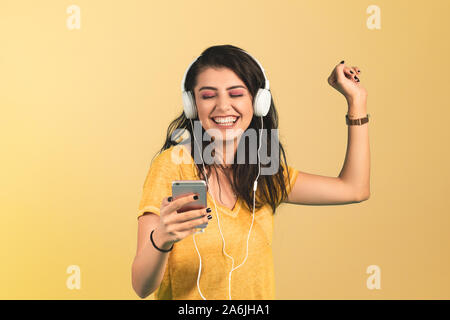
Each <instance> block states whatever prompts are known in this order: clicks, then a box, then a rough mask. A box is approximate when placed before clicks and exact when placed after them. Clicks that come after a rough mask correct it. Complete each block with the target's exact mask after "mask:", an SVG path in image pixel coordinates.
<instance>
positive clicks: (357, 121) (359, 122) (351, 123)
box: [345, 114, 370, 126]
mask: <svg viewBox="0 0 450 320" xmlns="http://www.w3.org/2000/svg"><path fill="white" fill-rule="evenodd" d="M369 116H370V115H369V114H367V115H366V116H365V117H364V118H359V119H350V118H349V117H348V114H346V115H345V120H346V123H347V125H349V126H354V125H357V126H360V125H362V124H364V123H366V122H369Z"/></svg>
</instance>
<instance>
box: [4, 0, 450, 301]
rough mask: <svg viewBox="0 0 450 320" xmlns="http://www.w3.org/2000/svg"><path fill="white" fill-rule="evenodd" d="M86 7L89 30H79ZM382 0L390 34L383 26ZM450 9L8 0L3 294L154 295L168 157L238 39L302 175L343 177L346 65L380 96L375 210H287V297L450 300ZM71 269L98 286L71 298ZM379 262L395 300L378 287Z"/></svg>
mask: <svg viewBox="0 0 450 320" xmlns="http://www.w3.org/2000/svg"><path fill="white" fill-rule="evenodd" d="M72 4H76V5H78V6H79V7H80V9H81V29H80V30H76V29H75V30H69V29H68V28H67V26H66V20H67V19H68V17H69V16H70V14H68V13H67V12H66V9H67V7H69V6H70V5H72ZM372 4H374V5H378V6H379V7H380V9H381V29H380V30H369V29H368V28H367V25H366V21H367V19H369V17H370V15H371V14H369V13H366V9H367V7H369V6H370V5H372ZM449 12H450V2H449V1H446V0H442V1H427V2H425V3H421V2H416V1H406V0H402V1H400V0H396V1H384V0H383V1H380V0H378V1H361V0H346V1H331V0H330V1H300V0H295V1H294V0H289V1H261V0H251V1H250V0H244V1H243V0H239V1H234V0H231V1H129V0H128V1H99V0H96V1H92V0H90V1H87V0H84V1H82V0H72V1H62V0H60V1H42V0H41V1H34V0H29V1H23V0H21V1H17V0H14V1H13V0H10V1H7V0H1V2H0V107H1V114H0V121H1V122H0V130H1V132H0V133H1V135H0V137H1V138H0V139H1V140H0V141H1V179H0V184H1V193H0V210H1V222H0V244H1V247H0V252H1V263H0V298H1V299H139V298H138V296H137V295H136V293H135V292H134V291H133V289H132V286H131V264H132V261H133V258H134V254H135V250H136V240H137V220H136V213H137V207H138V204H139V201H140V198H141V192H142V185H143V182H144V179H145V175H146V174H147V171H148V168H149V165H150V160H151V158H152V157H153V155H154V154H155V153H156V152H157V150H158V149H159V148H160V147H161V146H162V143H163V139H164V137H165V134H166V130H167V126H168V124H169V122H170V121H171V120H172V119H174V118H175V117H176V116H177V115H178V114H179V112H180V111H181V94H180V82H181V78H182V76H183V73H184V71H185V70H186V67H187V66H188V64H189V63H190V62H192V60H193V59H194V58H195V57H197V56H198V55H199V54H200V53H201V51H203V50H204V49H206V48H207V47H209V46H212V45H217V44H233V45H236V46H238V47H241V48H243V49H244V50H247V51H248V52H249V53H250V54H252V55H253V56H255V57H256V58H257V59H258V60H259V61H260V62H261V64H262V65H263V67H264V68H265V71H266V73H267V76H268V78H269V80H270V83H271V90H272V94H273V97H274V101H275V104H276V107H277V109H278V111H279V115H280V138H281V141H282V142H283V143H284V145H285V147H286V150H287V154H288V160H289V161H290V165H292V166H293V167H295V168H297V169H299V170H301V171H305V172H309V173H314V174H320V175H327V176H337V175H338V174H339V172H340V170H341V168H342V166H343V161H344V157H345V151H346V146H347V126H346V124H345V118H344V116H345V113H346V112H347V104H346V101H345V98H344V97H343V96H342V95H341V94H340V93H339V92H337V91H336V90H334V89H333V88H332V87H330V86H329V85H328V83H327V78H328V76H329V74H330V73H331V71H332V69H333V68H334V67H335V66H336V65H337V64H338V63H339V62H340V61H341V60H345V64H346V65H347V66H358V67H359V68H360V69H361V71H362V72H361V75H360V79H361V84H362V85H363V86H364V87H365V88H367V91H368V93H369V97H368V104H367V107H368V112H369V114H370V115H371V116H372V118H371V119H370V122H369V136H370V151H371V198H370V199H369V200H368V201H365V202H362V203H357V204H351V205H342V206H296V205H290V204H283V205H282V206H281V207H280V208H279V211H278V212H277V215H276V218H275V223H276V225H275V233H274V255H275V272H276V274H275V275H276V291H277V299H432V298H434V299H444V298H445V299H449V298H450V275H449V270H450V235H449V227H450V217H449V210H448V207H449V198H450V197H449V196H448V191H449V178H450V176H449V173H450V170H449V169H448V164H449V163H450V159H449V158H450V152H449V148H448V146H449V143H448V141H449V129H448V128H449V124H448V121H449V120H448V119H449V115H450V112H449V103H448V88H449V76H448V73H449V71H450V70H449V69H450V68H449V57H450V52H449V51H450V50H449V42H448V39H449V30H450V22H449V20H448V13H449ZM70 265H78V266H79V267H80V269H81V289H80V290H76V289H75V290H69V289H68V288H67V286H66V280H67V278H68V277H69V274H67V273H66V269H67V267H68V266H70ZM370 265H377V266H379V267H380V269H381V289H379V290H369V289H368V288H367V286H366V280H367V278H368V277H369V274H367V273H366V269H367V267H368V266H370ZM225 276H226V275H224V277H225ZM149 298H151V297H149Z"/></svg>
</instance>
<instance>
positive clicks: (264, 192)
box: [159, 45, 290, 214]
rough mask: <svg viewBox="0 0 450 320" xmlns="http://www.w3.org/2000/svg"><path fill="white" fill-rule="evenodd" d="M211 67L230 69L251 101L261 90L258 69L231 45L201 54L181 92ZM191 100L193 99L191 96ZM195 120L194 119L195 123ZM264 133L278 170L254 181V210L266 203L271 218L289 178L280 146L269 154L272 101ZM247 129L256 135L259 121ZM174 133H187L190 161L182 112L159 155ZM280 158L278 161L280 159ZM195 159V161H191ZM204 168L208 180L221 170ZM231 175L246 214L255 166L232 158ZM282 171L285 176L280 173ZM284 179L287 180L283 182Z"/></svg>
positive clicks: (273, 114) (262, 80) (261, 76)
mask: <svg viewBox="0 0 450 320" xmlns="http://www.w3.org/2000/svg"><path fill="white" fill-rule="evenodd" d="M209 67H213V68H223V67H225V68H229V69H231V70H232V71H233V72H234V73H235V74H236V75H237V76H238V77H239V78H240V79H241V80H242V81H243V82H244V83H245V85H246V86H247V88H248V90H249V91H250V93H251V95H252V97H255V95H256V93H257V91H258V89H259V88H264V87H265V78H264V74H263V72H262V70H261V68H260V67H259V65H258V64H257V63H256V62H255V60H254V59H253V58H252V57H250V56H249V55H248V54H247V53H245V52H243V51H242V50H241V49H240V48H238V47H235V46H233V45H217V46H212V47H209V48H207V49H206V50H204V51H203V52H202V55H201V57H199V59H197V61H196V62H195V63H194V64H192V66H191V68H190V69H189V71H188V73H187V75H186V82H185V88H184V89H185V90H186V91H191V92H194V88H195V86H196V84H197V75H198V74H199V73H201V72H202V71H204V70H205V69H207V68H209ZM194 99H195V95H194ZM193 120H198V116H197V118H196V119H193ZM263 124H264V129H267V131H268V134H267V155H268V156H269V157H270V158H271V159H272V158H273V157H275V156H278V159H280V161H279V163H280V166H279V168H278V172H277V173H276V174H274V175H260V176H259V178H258V190H257V192H256V199H255V210H256V209H259V208H261V207H262V206H263V205H265V204H267V203H269V204H270V206H271V208H272V212H273V214H275V211H276V208H277V206H278V205H279V204H280V203H281V202H282V201H284V200H285V199H286V198H287V187H286V182H287V183H289V181H290V178H289V174H288V172H287V170H284V168H283V166H282V165H281V163H282V162H281V161H284V164H285V168H286V169H287V168H288V165H287V161H286V155H285V152H284V149H283V146H282V144H281V142H279V148H278V155H272V154H271V150H270V149H271V148H270V146H271V134H270V129H277V128H278V114H277V111H276V109H275V104H274V102H273V98H272V99H271V104H270V109H269V112H268V114H267V115H266V116H264V117H263ZM249 128H253V129H254V130H255V131H256V132H259V129H261V119H260V118H259V117H255V116H253V119H252V121H251V122H250V125H249V127H248V128H247V130H248V129H249ZM176 129H185V130H187V131H189V133H190V137H191V139H190V140H191V156H192V158H194V151H195V147H194V139H193V136H194V133H193V128H192V127H191V122H190V121H189V119H187V118H186V116H185V114H184V112H182V113H181V114H180V115H179V116H178V117H177V118H176V119H175V120H173V121H172V122H171V123H170V125H169V127H168V129H167V135H166V141H165V142H164V145H163V147H162V148H161V150H160V151H159V153H161V152H162V151H164V150H166V149H168V148H170V147H171V146H173V145H176V144H178V142H176V141H173V140H172V134H173V133H174V131H175V130H176ZM204 133H205V130H204V128H203V127H202V135H201V137H203V135H204ZM257 136H258V138H257V139H258V145H259V144H260V143H261V142H260V141H259V133H258V135H257ZM245 140H246V139H241V140H240V142H239V144H241V143H245ZM200 141H201V148H202V152H203V150H204V148H205V147H206V146H207V145H208V143H207V142H205V141H203V139H200ZM281 155H282V157H281ZM245 157H246V158H245V159H249V148H248V147H247V145H245ZM194 159H195V158H194ZM196 166H197V169H198V172H199V173H200V175H201V176H200V177H199V179H203V180H204V179H205V178H204V175H203V170H202V168H201V167H200V166H202V164H201V163H200V164H198V163H196ZM264 166H270V163H269V164H267V165H263V164H262V163H261V168H263V167H264ZM205 168H206V171H207V175H208V177H209V176H210V173H211V169H212V168H213V169H214V170H215V172H216V177H217V178H218V175H217V169H218V168H219V169H223V168H222V166H221V165H218V164H214V165H212V164H211V165H209V164H206V163H205ZM231 171H232V174H233V179H232V180H233V181H234V183H233V181H232V180H231V179H228V181H229V182H230V184H231V187H232V189H233V191H234V193H235V194H236V195H237V196H239V197H241V198H242V199H243V200H244V202H245V204H246V206H247V209H248V210H249V211H251V210H252V208H253V182H254V180H255V179H256V177H257V175H258V164H257V163H256V164H250V163H247V160H246V163H244V164H238V163H237V155H236V154H235V156H234V162H233V164H231ZM284 171H286V172H284ZM286 176H287V178H286ZM219 193H220V183H219Z"/></svg>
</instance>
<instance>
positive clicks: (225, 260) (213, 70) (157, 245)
mask: <svg viewBox="0 0 450 320" xmlns="http://www.w3.org/2000/svg"><path fill="white" fill-rule="evenodd" d="M343 62H344V61H342V62H341V63H340V64H338V65H337V66H336V67H335V68H334V70H333V71H332V73H331V75H330V77H329V78H328V82H329V84H330V85H331V86H332V87H333V88H335V89H336V90H338V91H339V92H341V93H342V94H343V95H344V96H345V97H346V99H347V102H348V107H349V109H348V113H347V115H346V121H347V124H348V125H349V131H348V132H349V140H348V141H349V144H348V149H347V155H346V159H345V163H344V167H343V170H342V171H341V173H340V175H339V177H324V176H319V175H314V174H308V173H304V172H301V171H299V170H296V169H294V168H292V167H290V166H288V165H287V162H286V157H285V152H284V149H283V146H282V144H281V143H280V142H279V141H277V142H276V143H277V144H276V146H277V147H278V148H276V151H275V150H269V152H268V153H270V152H271V151H273V152H272V153H274V154H275V155H276V156H277V157H278V159H280V161H279V164H280V166H278V168H277V171H276V172H275V173H274V174H272V175H259V173H260V167H259V166H258V164H255V163H238V162H237V161H236V158H237V152H236V151H237V150H241V149H239V148H240V147H242V146H243V145H244V149H243V150H245V156H246V158H245V159H249V157H250V155H251V154H252V152H253V150H252V149H251V146H247V145H246V144H244V139H241V137H242V133H243V132H248V131H249V130H256V132H258V129H261V128H262V127H263V128H265V129H269V130H271V129H277V127H278V116H277V112H276V109H275V105H274V102H273V100H272V98H270V100H271V101H270V108H269V110H268V113H267V114H266V115H265V116H264V117H263V118H261V117H259V118H258V117H256V116H255V114H254V108H253V107H254V106H253V103H254V97H255V95H256V93H257V92H258V90H259V89H260V88H265V87H266V78H265V75H264V71H263V70H262V69H261V66H260V65H259V64H258V62H257V61H255V59H253V58H252V57H251V56H250V55H248V54H247V53H245V52H244V51H243V50H242V49H240V48H238V47H235V46H231V45H219V46H213V47H210V48H208V49H206V50H205V51H204V52H203V53H202V55H201V56H200V57H199V58H198V59H197V60H196V61H195V62H194V63H193V64H191V67H190V68H189V71H188V72H187V74H186V81H185V83H184V90H186V91H190V92H192V93H193V97H194V100H195V107H196V111H197V116H196V120H198V121H199V123H201V130H202V134H201V136H200V137H204V133H205V132H208V133H209V132H212V131H214V130H216V131H214V132H218V133H219V134H218V135H217V137H219V138H217V137H216V136H214V137H215V139H214V142H213V143H214V146H215V148H214V151H213V156H214V158H215V159H216V160H217V159H219V161H216V162H213V163H198V162H196V161H194V159H195V154H194V150H195V148H197V147H198V148H201V151H204V150H205V147H206V145H207V144H209V142H205V141H204V139H201V140H200V141H195V140H194V139H188V140H189V142H187V143H186V141H182V142H179V141H173V135H174V132H175V130H176V129H185V130H186V131H187V132H188V133H189V135H188V136H189V137H194V129H195V128H193V125H192V121H189V120H188V119H187V117H186V114H185V112H183V113H182V114H181V115H180V116H179V117H178V118H177V119H175V120H174V121H173V122H172V123H171V124H170V125H169V128H168V132H167V137H166V141H165V143H164V145H163V147H162V148H161V150H160V152H159V154H158V155H157V156H156V158H155V159H154V160H153V161H152V164H151V167H150V170H149V172H148V174H147V177H146V180H145V182H144V188H143V196H142V200H141V202H140V205H139V213H138V245H137V252H136V257H135V259H134V261H133V266H132V284H133V288H134V290H135V291H136V293H137V294H138V295H139V296H140V297H141V298H145V297H147V296H148V295H149V294H151V293H152V292H155V298H156V299H177V300H179V299H201V298H204V299H228V298H230V299H231V296H232V297H233V299H275V284H274V272H273V256H272V231H273V215H274V214H275V211H276V208H277V207H278V206H279V205H280V204H281V203H283V202H286V203H293V204H320V205H325V204H345V203H354V202H359V201H363V200H365V199H368V197H369V141H368V125H367V122H365V121H367V120H368V118H367V117H366V116H367V114H366V98H367V92H366V90H365V89H364V88H363V87H362V86H361V85H360V81H359V79H358V77H357V74H359V73H360V70H359V69H358V68H357V67H352V68H349V67H346V66H345V65H344V64H343ZM347 116H348V118H347ZM357 118H359V119H360V118H365V121H364V120H363V121H362V124H361V120H353V119H357ZM354 122H357V124H358V125H354ZM230 128H231V129H232V130H230ZM230 132H231V134H230ZM207 136H210V135H207ZM211 137H212V136H211ZM266 137H267V141H264V144H267V146H268V149H271V148H270V147H269V146H271V145H272V142H273V141H272V137H271V134H270V133H268V134H267V135H266ZM260 138H261V137H259V138H258V145H260V143H261V142H262V140H261V139H260ZM195 143H198V144H197V145H196V144H195ZM241 143H242V144H241ZM180 146H181V147H180ZM175 150H177V152H174V151H175ZM180 151H181V153H182V157H183V159H187V160H188V161H183V162H182V163H180V162H176V161H173V155H174V153H176V154H179V153H180ZM201 154H203V153H201ZM260 165H261V166H263V167H264V165H262V164H260ZM266 166H267V165H266ZM213 173H214V174H213ZM205 175H206V176H205ZM257 177H259V178H258V184H257V192H256V197H253V182H254V180H255V178H257ZM198 179H204V180H207V182H208V203H207V208H204V209H200V210H191V211H187V212H184V213H182V214H178V213H177V209H180V208H181V207H182V206H183V205H184V204H187V203H189V202H192V201H194V196H195V195H193V194H191V195H186V196H184V197H181V198H178V199H176V200H173V199H172V197H171V196H170V195H171V182H172V181H173V180H198ZM252 208H253V209H254V214H253V211H252ZM216 209H217V210H216ZM193 218H196V219H195V220H192V219H193ZM205 222H207V223H208V226H207V228H206V229H205V232H204V233H202V234H201V235H200V236H199V237H198V238H197V239H195V233H196V230H198V229H196V228H195V227H196V226H199V225H201V224H204V223H205ZM253 223H254V224H253ZM251 227H253V229H251ZM249 228H250V231H251V237H250V231H249ZM218 230H220V233H219V232H218ZM191 236H193V240H194V241H190V238H191ZM221 236H222V237H221ZM225 240H226V253H227V254H225ZM246 243H247V249H246ZM196 250H197V252H196ZM198 254H201V256H202V257H203V259H202V260H201V268H199V267H200V261H199V259H198ZM230 258H231V259H230ZM243 262H245V263H244V264H243ZM236 265H239V269H238V270H236V269H237V268H236V267H235V266H236ZM234 270H236V271H234ZM199 271H201V277H199V276H200V273H199ZM231 271H233V274H232V277H231ZM200 288H201V291H200ZM202 293H203V294H204V295H203V294H202Z"/></svg>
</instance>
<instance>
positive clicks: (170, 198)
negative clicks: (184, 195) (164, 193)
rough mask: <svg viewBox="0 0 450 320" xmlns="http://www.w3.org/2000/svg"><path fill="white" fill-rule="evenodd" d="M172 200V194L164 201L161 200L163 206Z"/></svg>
mask: <svg viewBox="0 0 450 320" xmlns="http://www.w3.org/2000/svg"><path fill="white" fill-rule="evenodd" d="M172 200H173V199H172V197H171V196H169V197H165V198H163V201H162V202H161V205H162V206H163V207H165V206H167V205H169V203H170V202H171V201H172Z"/></svg>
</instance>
